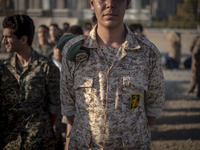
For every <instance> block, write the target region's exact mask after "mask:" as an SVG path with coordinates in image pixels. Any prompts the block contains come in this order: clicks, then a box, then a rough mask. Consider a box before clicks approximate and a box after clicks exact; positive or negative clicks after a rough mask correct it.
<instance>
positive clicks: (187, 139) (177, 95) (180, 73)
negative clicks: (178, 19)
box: [145, 31, 200, 150]
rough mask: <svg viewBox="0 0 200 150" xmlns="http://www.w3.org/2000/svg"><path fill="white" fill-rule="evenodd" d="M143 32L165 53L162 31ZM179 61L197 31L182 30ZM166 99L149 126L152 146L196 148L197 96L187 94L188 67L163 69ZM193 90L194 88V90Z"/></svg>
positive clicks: (199, 149) (199, 143)
mask: <svg viewBox="0 0 200 150" xmlns="http://www.w3.org/2000/svg"><path fill="white" fill-rule="evenodd" d="M145 34H146V36H147V37H148V38H149V39H150V40H151V41H152V42H153V43H154V44H155V45H156V46H157V47H158V49H159V50H160V52H161V54H166V53H167V42H166V40H167V39H166V34H165V33H161V32H153V31H147V32H146V33H145ZM181 35H182V58H181V60H182V63H183V61H184V60H185V58H186V57H187V56H189V55H190V52H189V48H190V44H191V42H192V39H193V38H194V37H195V35H197V33H194V32H193V33H191V32H189V31H183V32H182V34H181ZM163 72H164V77H165V85H166V101H165V106H164V111H163V113H162V115H161V116H160V117H159V118H158V119H157V120H156V121H155V122H154V123H153V125H152V126H151V130H152V146H151V147H152V148H151V149H152V150H200V100H196V98H195V95H196V94H195V93H193V94H188V90H189V85H190V77H191V70H189V69H184V68H183V65H182V64H181V69H180V70H166V69H163ZM195 92H196V91H195Z"/></svg>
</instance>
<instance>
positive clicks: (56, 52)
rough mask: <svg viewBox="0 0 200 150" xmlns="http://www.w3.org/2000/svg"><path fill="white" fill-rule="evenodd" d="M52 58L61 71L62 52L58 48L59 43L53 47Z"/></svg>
mask: <svg viewBox="0 0 200 150" xmlns="http://www.w3.org/2000/svg"><path fill="white" fill-rule="evenodd" d="M52 60H53V62H54V64H55V65H56V66H57V67H58V69H59V70H60V71H61V67H62V64H61V60H62V54H61V51H60V50H59V49H58V48H57V44H56V45H55V46H54V48H53V56H52Z"/></svg>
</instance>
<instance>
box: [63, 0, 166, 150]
mask: <svg viewBox="0 0 200 150" xmlns="http://www.w3.org/2000/svg"><path fill="white" fill-rule="evenodd" d="M129 3H130V0H90V5H91V8H92V10H93V11H94V12H95V14H96V17H97V20H98V21H97V25H96V26H95V27H94V28H93V30H92V31H91V32H90V34H89V36H87V37H84V36H78V37H75V38H72V39H71V40H69V41H68V42H67V43H66V44H65V46H64V49H63V51H62V56H63V58H62V70H61V82H60V84H61V108H62V114H63V115H64V116H67V119H68V128H67V129H70V128H71V127H72V128H71V131H69V130H68V131H67V132H68V133H69V134H68V138H67V141H66V142H67V143H68V142H69V147H68V146H66V149H68V148H69V149H70V150H75V149H76V150H88V149H90V150H97V149H99V150H103V149H106V150H114V149H116V150H122V149H130V150H134V149H137V150H141V149H142V150H148V149H150V141H151V132H150V124H151V123H152V122H153V120H154V119H155V118H156V117H157V116H159V115H161V112H162V108H163V104H164V99H165V83H164V77H163V72H162V68H161V61H160V52H159V51H158V49H157V48H156V47H155V46H154V44H152V43H151V42H149V41H148V40H147V39H146V38H144V37H140V36H139V35H138V36H136V35H134V34H133V33H132V32H131V30H130V29H129V28H128V27H127V26H126V25H124V23H123V17H124V14H125V10H126V9H127V8H128V6H129ZM83 40H84V44H83V47H82V49H84V48H87V49H89V51H90V55H89V58H88V60H85V61H82V62H79V61H78V59H77V60H76V61H75V62H74V61H69V60H67V59H66V55H68V53H69V50H70V48H71V47H76V46H73V45H74V44H76V43H77V42H79V41H83ZM79 54H80V55H81V53H79ZM69 139H70V141H69Z"/></svg>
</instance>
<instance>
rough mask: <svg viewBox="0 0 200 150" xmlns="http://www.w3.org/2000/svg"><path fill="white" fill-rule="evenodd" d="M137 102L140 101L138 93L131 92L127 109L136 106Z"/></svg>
mask: <svg viewBox="0 0 200 150" xmlns="http://www.w3.org/2000/svg"><path fill="white" fill-rule="evenodd" d="M139 103H140V94H131V96H130V106H129V110H133V109H135V108H137V107H138V105H139Z"/></svg>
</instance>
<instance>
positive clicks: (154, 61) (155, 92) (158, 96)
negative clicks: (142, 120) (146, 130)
mask: <svg viewBox="0 0 200 150" xmlns="http://www.w3.org/2000/svg"><path fill="white" fill-rule="evenodd" d="M150 66H151V68H150V74H149V79H148V80H149V85H148V90H147V91H146V92H145V109H146V110H145V111H146V115H147V116H152V117H157V116H160V115H161V113H162V109H163V105H164V100H165V81H164V76H163V71H162V65H161V61H160V52H159V51H158V50H157V48H156V47H155V46H153V50H151V51H150Z"/></svg>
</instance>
